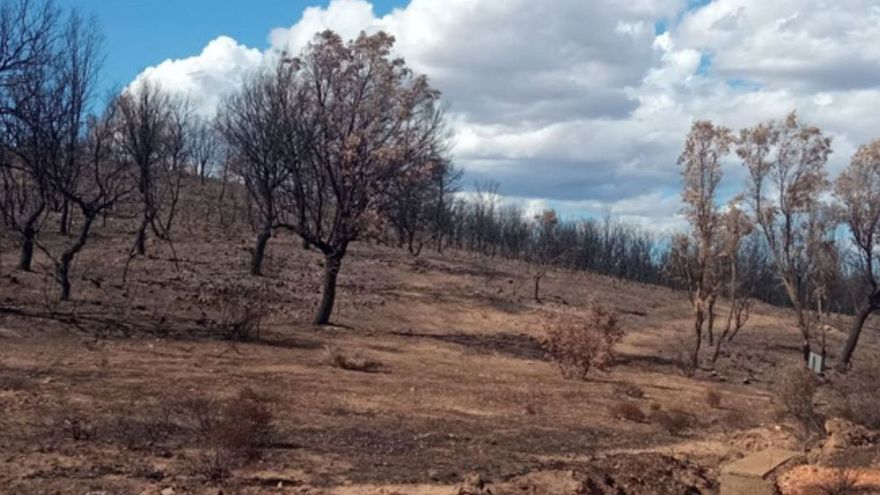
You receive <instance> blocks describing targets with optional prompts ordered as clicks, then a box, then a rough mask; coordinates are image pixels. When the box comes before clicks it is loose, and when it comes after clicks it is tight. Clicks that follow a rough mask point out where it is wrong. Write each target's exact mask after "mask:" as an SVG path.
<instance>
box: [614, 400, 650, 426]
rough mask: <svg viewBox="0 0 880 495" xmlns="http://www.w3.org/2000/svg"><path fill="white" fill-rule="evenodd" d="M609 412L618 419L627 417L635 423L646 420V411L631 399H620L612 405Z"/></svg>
mask: <svg viewBox="0 0 880 495" xmlns="http://www.w3.org/2000/svg"><path fill="white" fill-rule="evenodd" d="M609 412H610V413H611V415H612V416H614V417H615V418H618V419H625V420H627V421H633V422H635V423H644V422H645V419H646V418H645V413H644V412H642V409H641V408H640V407H639V406H638V404H636V403H634V402H630V401H618V402H615V403H614V404H612V405H611V407H610V408H609Z"/></svg>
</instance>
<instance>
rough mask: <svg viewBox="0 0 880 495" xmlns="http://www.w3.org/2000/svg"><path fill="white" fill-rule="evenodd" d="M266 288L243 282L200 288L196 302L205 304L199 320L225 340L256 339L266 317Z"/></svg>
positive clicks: (246, 340) (242, 340) (248, 340)
mask: <svg viewBox="0 0 880 495" xmlns="http://www.w3.org/2000/svg"><path fill="white" fill-rule="evenodd" d="M264 292H265V291H261V290H259V289H257V288H253V287H248V286H245V285H242V284H237V283H233V284H229V285H226V286H223V287H219V288H217V287H213V286H206V287H202V289H201V291H200V293H199V303H201V304H202V305H204V306H205V307H206V311H203V312H204V313H206V314H210V315H212V316H210V317H205V318H203V320H202V323H204V324H206V325H207V326H208V328H210V329H211V331H212V333H213V334H215V335H219V336H220V337H221V338H223V339H224V340H230V341H233V342H251V341H255V340H259V338H260V329H261V327H262V324H263V320H265V319H266V317H267V316H268V312H269V310H268V306H267V305H266V303H265V299H266V297H265V294H264Z"/></svg>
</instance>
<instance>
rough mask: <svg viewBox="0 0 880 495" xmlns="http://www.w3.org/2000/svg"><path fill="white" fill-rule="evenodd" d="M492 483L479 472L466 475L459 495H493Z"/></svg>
mask: <svg viewBox="0 0 880 495" xmlns="http://www.w3.org/2000/svg"><path fill="white" fill-rule="evenodd" d="M491 485H492V484H491V483H490V482H489V481H487V480H486V479H485V478H483V476H482V475H480V474H478V473H473V474H469V475H467V476H465V478H464V481H463V482H462V484H461V486H460V487H459V489H458V495H492V488H491Z"/></svg>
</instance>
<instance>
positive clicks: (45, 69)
mask: <svg viewBox="0 0 880 495" xmlns="http://www.w3.org/2000/svg"><path fill="white" fill-rule="evenodd" d="M15 8H19V9H22V11H18V12H16V11H15ZM36 8H37V7H36V6H34V5H33V4H31V3H30V2H18V3H16V4H12V6H11V7H10V6H4V8H3V10H0V15H2V16H5V17H6V19H0V28H2V29H6V30H9V29H12V30H13V31H15V29H16V28H10V27H9V26H6V27H4V26H3V23H6V22H8V21H9V18H15V19H16V20H17V21H22V22H25V23H28V22H30V23H34V24H32V26H31V27H32V28H39V29H44V30H45V31H44V32H39V33H37V32H33V33H27V34H23V33H22V32H21V31H19V32H18V36H25V35H27V36H30V37H32V38H33V39H32V40H31V41H29V42H28V43H31V44H36V45H38V46H35V47H34V46H32V47H31V48H30V50H36V51H38V52H39V53H30V54H29V55H28V56H29V57H30V59H29V60H28V61H26V62H21V63H18V64H16V63H15V62H14V61H13V60H7V61H6V66H7V69H6V70H5V71H4V72H2V73H0V77H2V80H3V86H2V95H0V96H2V100H3V102H4V103H3V107H4V108H5V111H4V112H3V114H2V123H3V146H4V148H5V153H4V157H5V160H4V163H3V169H4V170H3V175H4V180H3V195H4V198H3V201H0V204H2V209H3V219H4V221H5V222H4V223H5V224H6V226H7V227H8V228H9V229H10V230H12V231H14V232H16V234H18V237H19V239H20V245H21V251H20V256H19V269H21V270H25V271H30V269H31V264H32V260H33V254H34V248H35V245H36V244H35V243H36V238H37V235H38V234H39V232H40V230H41V229H42V226H43V224H44V222H45V220H46V218H47V213H48V210H49V209H50V207H51V206H52V205H51V202H52V201H53V200H55V199H57V196H55V195H54V194H53V193H54V191H52V190H51V188H50V184H49V182H48V174H49V173H50V172H51V171H59V170H62V169H63V168H64V160H65V152H66V146H67V136H68V134H67V127H66V126H68V125H69V123H68V122H67V121H66V116H67V109H66V108H65V105H66V104H68V103H72V99H70V98H68V95H67V94H66V93H65V91H66V90H67V89H68V85H67V81H66V80H65V79H64V74H65V71H64V67H62V64H63V63H64V62H63V61H61V60H60V57H59V53H60V50H61V49H62V48H63V47H62V46H61V45H62V43H63V41H62V40H61V39H60V37H59V26H60V18H59V17H58V14H57V11H55V10H54V8H53V7H52V6H51V5H49V4H46V5H44V6H43V7H42V8H40V10H39V11H38V13H36V14H34V13H33V12H32V11H31V10H29V9H36ZM32 15H37V16H38V17H37V19H36V20H35V19H32V18H31V17H30V16H32ZM22 16H24V18H22ZM18 29H19V30H20V29H25V28H22V27H19V28H18ZM27 29H31V28H27ZM0 35H2V36H4V37H9V36H12V37H13V38H15V37H16V36H15V35H14V34H13V35H11V34H10V33H8V32H6V33H0ZM3 41H4V40H3V39H0V42H3ZM19 48H20V49H22V50H25V51H26V52H27V51H28V50H29V49H28V48H27V47H26V45H21V46H19ZM0 50H2V51H6V50H8V48H2V49H0ZM13 56H14V55H8V56H7V58H8V57H13Z"/></svg>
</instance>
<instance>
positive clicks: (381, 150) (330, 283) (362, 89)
mask: <svg viewBox="0 0 880 495" xmlns="http://www.w3.org/2000/svg"><path fill="white" fill-rule="evenodd" d="M393 44H394V38H392V37H391V36H389V35H387V34H385V33H381V32H380V33H377V34H375V35H366V34H361V35H360V36H359V37H358V38H357V39H355V40H353V41H350V42H344V41H343V40H342V39H341V38H340V37H339V36H338V35H337V34H335V33H332V32H329V31H328V32H323V33H320V34H318V35H317V36H316V37H315V39H314V40H313V41H312V43H311V44H310V45H309V46H308V48H307V49H306V50H305V52H304V53H303V56H302V58H301V59H300V60H299V61H298V64H297V65H299V66H300V67H299V70H298V78H297V79H298V81H299V82H300V84H302V86H300V88H302V89H303V92H302V94H303V95H304V98H305V104H304V106H303V107H302V108H303V109H305V112H296V117H295V118H292V119H291V123H292V124H293V125H291V128H292V129H296V132H295V133H294V135H295V136H298V139H299V142H301V143H303V144H305V145H306V156H305V159H303V160H290V161H288V164H289V166H291V168H292V175H293V176H292V183H293V184H294V187H293V188H292V190H293V204H294V208H295V212H296V213H295V214H294V215H291V217H292V219H291V220H292V222H293V223H292V224H291V225H289V228H290V229H291V230H292V231H294V232H295V233H297V234H298V235H299V236H300V237H302V238H303V239H304V240H306V241H307V242H309V243H310V244H311V245H312V246H314V247H315V248H317V249H318V250H320V251H321V253H323V255H324V284H323V291H322V296H321V302H320V304H319V306H318V309H317V312H316V314H315V318H314V322H315V324H319V325H323V324H327V323H328V322H329V321H330V316H331V313H332V311H333V304H334V301H335V296H336V279H337V276H338V274H339V269H340V267H341V264H342V259H343V258H344V257H345V254H346V251H347V249H348V246H349V244H350V243H351V242H352V241H354V240H356V239H358V238H359V237H361V235H362V234H363V233H364V231H365V230H367V229H368V228H369V225H370V223H371V222H372V221H374V220H375V219H377V218H380V217H381V215H382V214H383V213H384V211H385V210H386V208H387V205H388V204H389V199H390V198H389V197H388V194H387V193H388V191H391V190H393V187H392V186H393V185H394V183H395V182H396V181H397V180H398V179H399V178H400V177H401V176H403V175H405V173H406V171H407V169H408V168H409V167H410V166H413V165H414V164H419V163H424V162H425V161H426V160H427V159H428V158H430V157H433V156H435V151H436V150H437V149H440V148H441V145H439V144H438V141H439V140H442V139H443V138H444V137H445V133H444V132H443V126H442V123H443V119H442V108H441V105H440V102H439V92H437V91H436V90H435V89H434V88H432V87H431V85H430V84H429V83H428V80H427V78H425V77H423V76H415V75H413V73H412V71H411V70H410V69H409V68H408V67H407V66H406V64H405V63H404V62H403V60H401V59H395V58H393V57H392V56H391V48H392V46H393Z"/></svg>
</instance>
